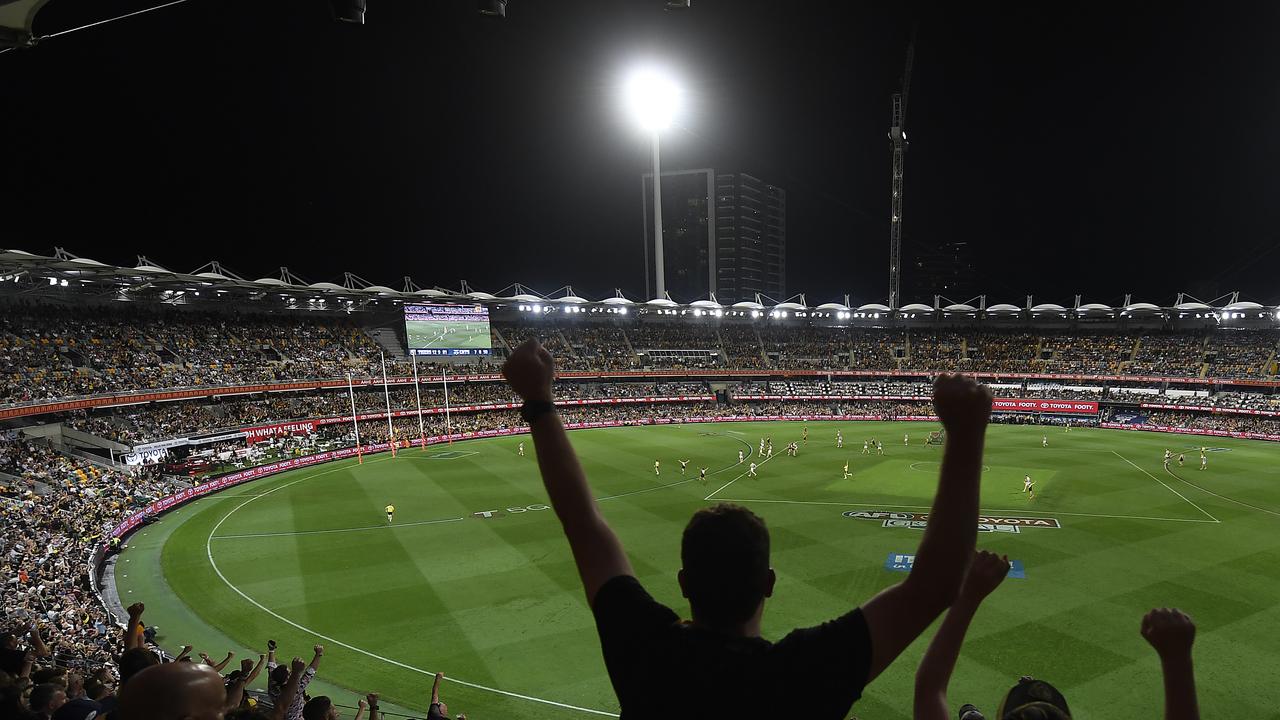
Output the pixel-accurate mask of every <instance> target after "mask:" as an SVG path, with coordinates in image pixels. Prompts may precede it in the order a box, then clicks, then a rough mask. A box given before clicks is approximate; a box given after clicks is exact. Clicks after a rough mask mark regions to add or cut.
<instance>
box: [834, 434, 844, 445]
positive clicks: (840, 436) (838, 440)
mask: <svg viewBox="0 0 1280 720" xmlns="http://www.w3.org/2000/svg"><path fill="white" fill-rule="evenodd" d="M836 447H838V448H842V447H844V433H842V432H840V431H839V430H837V431H836Z"/></svg>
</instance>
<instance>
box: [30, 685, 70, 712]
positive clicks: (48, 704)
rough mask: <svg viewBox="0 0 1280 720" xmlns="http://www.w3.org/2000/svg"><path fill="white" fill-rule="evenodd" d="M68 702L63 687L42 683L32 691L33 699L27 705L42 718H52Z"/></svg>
mask: <svg viewBox="0 0 1280 720" xmlns="http://www.w3.org/2000/svg"><path fill="white" fill-rule="evenodd" d="M66 701H67V693H66V691H65V690H63V689H62V686H61V685H57V684H54V683H41V684H39V685H36V686H35V687H34V688H32V689H31V699H30V700H28V701H27V704H28V705H30V706H31V712H33V713H35V714H37V715H39V716H41V717H52V716H53V714H54V713H55V712H57V711H58V708H60V707H62V704H63V703H65V702H66Z"/></svg>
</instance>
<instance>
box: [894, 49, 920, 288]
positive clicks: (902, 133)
mask: <svg viewBox="0 0 1280 720" xmlns="http://www.w3.org/2000/svg"><path fill="white" fill-rule="evenodd" d="M915 54H916V31H915V29H914V28H913V29H912V30H911V40H910V41H909V42H908V43H907V62H906V66H905V68H904V69H903V71H902V89H901V90H900V91H898V92H896V93H894V94H893V118H892V120H891V121H890V123H889V141H890V142H892V143H893V177H892V179H891V188H892V190H891V192H892V195H891V196H890V198H889V307H890V308H891V309H893V310H897V309H898V305H899V304H900V303H901V302H902V289H901V285H902V171H903V165H904V164H905V161H906V155H907V129H906V123H907V96H908V94H909V93H910V91H911V62H912V60H913V59H914V58H915Z"/></svg>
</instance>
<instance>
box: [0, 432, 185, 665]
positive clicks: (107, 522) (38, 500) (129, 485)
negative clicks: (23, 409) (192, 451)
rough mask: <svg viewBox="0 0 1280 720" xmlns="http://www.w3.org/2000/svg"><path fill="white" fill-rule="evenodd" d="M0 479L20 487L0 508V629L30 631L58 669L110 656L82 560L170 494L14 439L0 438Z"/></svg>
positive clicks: (104, 623) (14, 435)
mask: <svg viewBox="0 0 1280 720" xmlns="http://www.w3.org/2000/svg"><path fill="white" fill-rule="evenodd" d="M0 471H3V472H5V473H7V474H10V475H13V476H16V477H18V478H20V479H21V480H22V483H23V484H22V486H21V487H18V488H15V489H14V491H13V492H11V493H10V496H11V497H10V498H8V499H3V500H0V556H2V559H0V574H2V576H3V577H4V578H6V580H7V582H6V583H5V584H4V585H3V587H0V601H2V602H0V607H2V608H3V609H2V610H0V626H4V627H15V626H16V627H23V628H30V627H32V626H33V624H34V625H37V626H38V628H39V629H38V633H39V634H42V635H43V636H44V643H45V644H47V647H48V650H49V654H50V655H51V657H53V658H55V659H57V660H58V661H59V662H62V663H63V664H70V665H77V664H83V663H86V662H88V663H94V662H97V663H101V662H105V661H106V660H108V659H109V658H110V656H111V655H112V654H113V653H115V652H116V650H117V648H116V645H115V644H114V638H113V636H112V634H111V633H110V632H109V631H108V626H109V625H110V623H111V618H110V617H109V615H108V614H107V613H106V611H105V610H104V609H103V608H102V606H101V605H100V604H99V602H98V601H97V598H96V597H95V596H94V594H93V592H92V589H91V586H90V581H89V575H88V567H89V563H88V560H89V557H90V555H91V554H92V553H93V551H94V550H95V549H96V548H100V547H102V546H104V545H106V542H107V541H106V540H105V538H106V533H107V532H108V531H109V530H110V529H111V528H112V527H114V526H115V525H117V524H118V523H119V522H120V521H121V520H122V519H124V518H125V517H127V516H128V515H130V514H131V513H133V512H134V511H136V510H137V509H138V508H141V507H143V506H145V505H146V504H147V503H150V502H152V501H154V500H155V499H157V498H159V497H162V496H164V495H167V494H169V493H171V492H173V491H174V490H175V489H176V487H177V486H175V485H174V484H172V483H170V482H168V481H165V480H163V479H160V477H159V476H158V475H156V474H153V473H145V472H143V473H138V474H133V475H130V474H126V473H123V472H119V471H116V470H111V469H104V468H101V467H98V466H95V465H92V464H90V463H87V462H84V461H81V460H79V459H77V458H74V457H71V456H68V455H65V454H62V453H60V452H58V451H57V450H56V449H54V448H53V447H52V446H50V445H49V444H48V443H47V442H46V441H45V440H43V439H31V438H27V437H25V436H23V435H22V434H21V433H19V432H16V431H11V432H7V433H5V434H4V435H3V436H0Z"/></svg>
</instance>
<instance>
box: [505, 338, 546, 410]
mask: <svg viewBox="0 0 1280 720" xmlns="http://www.w3.org/2000/svg"><path fill="white" fill-rule="evenodd" d="M502 376H503V377H505V378H506V379H507V382H508V383H510V385H511V389H512V390H515V391H516V393H517V394H519V395H520V397H522V398H524V399H525V400H534V401H547V402H550V401H551V381H552V380H554V379H555V376H556V369H555V362H554V361H553V360H552V359H551V353H549V352H547V349H546V348H544V347H542V344H541V343H539V342H538V341H537V340H535V339H533V338H530V339H528V340H525V341H524V343H522V344H521V345H520V347H518V348H516V349H515V352H513V353H511V357H509V358H507V362H506V363H504V364H503V366H502Z"/></svg>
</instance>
